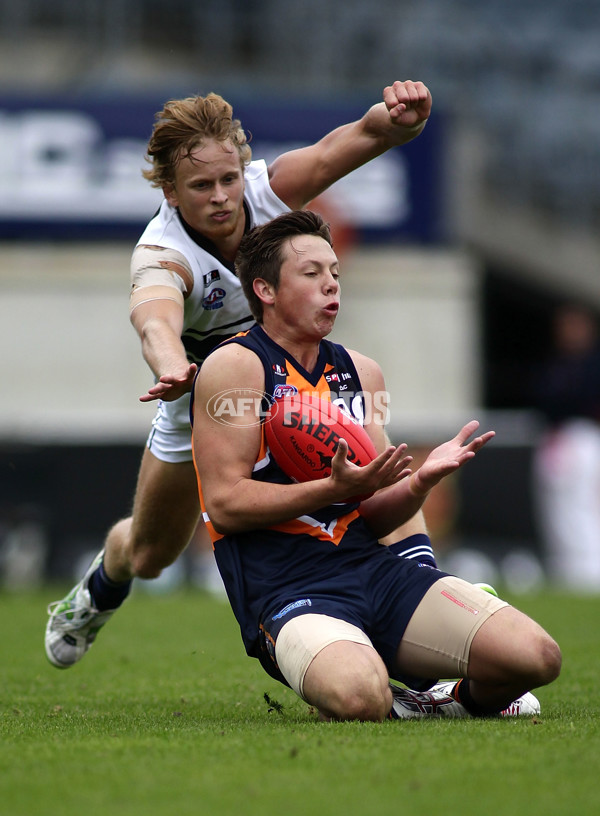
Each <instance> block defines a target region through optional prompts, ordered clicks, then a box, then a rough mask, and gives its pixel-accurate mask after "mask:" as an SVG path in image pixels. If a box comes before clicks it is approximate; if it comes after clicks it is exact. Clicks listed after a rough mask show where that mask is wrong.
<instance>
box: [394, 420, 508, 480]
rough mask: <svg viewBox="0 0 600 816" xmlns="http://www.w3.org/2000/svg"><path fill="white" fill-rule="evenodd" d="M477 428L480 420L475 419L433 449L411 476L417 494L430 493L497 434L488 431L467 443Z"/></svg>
mask: <svg viewBox="0 0 600 816" xmlns="http://www.w3.org/2000/svg"><path fill="white" fill-rule="evenodd" d="M477 428H479V422H477V420H476V419H473V420H471V422H467V424H466V425H464V426H463V427H462V428H461V429H460V431H459V432H458V433H457V434H456V436H455V437H454V439H451V440H450V441H449V442H444V443H443V444H441V445H439V446H438V447H437V448H434V449H433V450H432V451H431V453H430V454H429V456H428V457H427V459H426V460H425V461H424V462H423V464H422V465H421V467H420V468H419V469H418V470H417V471H415V473H413V475H412V476H411V478H410V489H411V492H412V493H413V494H414V495H415V496H425V495H426V494H427V493H429V491H430V490H431V489H432V488H433V487H435V485H436V484H437V483H438V482H439V481H441V480H442V479H443V478H444V476H448V475H449V474H450V473H454V471H456V470H458V469H459V468H460V467H462V466H463V465H464V464H465V462H468V461H469V460H470V459H472V458H473V457H474V456H475V454H476V453H477V451H479V450H481V448H482V447H483V446H484V445H485V444H486V443H487V442H489V441H490V439H492V437H494V436H495V435H496V432H495V431H487V432H486V433H484V434H481V436H476V437H475V439H472V440H471V442H468V443H467V440H468V438H469V437H470V436H472V434H474V433H475V431H476V430H477Z"/></svg>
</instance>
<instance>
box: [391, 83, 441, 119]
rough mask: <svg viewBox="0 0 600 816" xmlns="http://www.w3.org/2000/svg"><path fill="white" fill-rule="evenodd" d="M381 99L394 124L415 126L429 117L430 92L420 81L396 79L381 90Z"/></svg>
mask: <svg viewBox="0 0 600 816" xmlns="http://www.w3.org/2000/svg"><path fill="white" fill-rule="evenodd" d="M383 101H384V102H385V105H386V107H387V109H388V111H389V114H390V119H391V120H392V123H393V124H395V125H401V126H402V127H406V128H413V127H417V126H418V125H421V124H423V123H424V122H426V121H427V119H429V115H430V114H431V104H432V102H431V94H430V93H429V89H428V88H427V86H426V85H424V84H423V83H422V82H413V81H412V80H410V79H409V80H407V81H406V82H400V81H399V80H397V81H396V82H394V83H393V84H392V85H388V86H387V87H386V88H384V90H383Z"/></svg>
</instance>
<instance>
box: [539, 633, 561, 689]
mask: <svg viewBox="0 0 600 816" xmlns="http://www.w3.org/2000/svg"><path fill="white" fill-rule="evenodd" d="M561 665H562V655H561V651H560V648H559V646H558V644H557V643H556V641H555V640H553V638H551V637H550V635H548V634H546V633H545V632H544V633H543V635H541V636H540V637H539V639H538V643H537V644H536V650H535V671H536V675H537V676H536V680H537V682H536V685H537V686H545V685H547V684H548V683H552V682H553V681H554V680H556V678H557V677H558V675H559V674H560V669H561Z"/></svg>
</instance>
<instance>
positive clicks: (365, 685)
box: [332, 674, 392, 722]
mask: <svg viewBox="0 0 600 816" xmlns="http://www.w3.org/2000/svg"><path fill="white" fill-rule="evenodd" d="M391 707H392V693H391V691H390V689H389V683H388V682H386V683H385V684H382V682H381V679H380V678H379V677H378V676H377V675H375V674H373V675H370V676H365V677H363V678H361V680H360V682H357V681H356V680H355V681H354V682H353V683H352V685H351V686H350V684H349V685H348V686H345V687H344V688H341V689H338V690H337V691H336V694H335V699H334V702H333V705H332V711H333V713H334V716H336V718H337V719H340V720H360V721H362V722H367V721H372V722H381V720H384V719H385V718H386V717H387V715H388V713H389V711H390V709H391Z"/></svg>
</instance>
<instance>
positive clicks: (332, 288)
mask: <svg viewBox="0 0 600 816" xmlns="http://www.w3.org/2000/svg"><path fill="white" fill-rule="evenodd" d="M324 288H325V291H326V292H327V293H328V294H335V293H336V292H337V291H338V289H339V288H340V284H339V281H338V279H337V278H334V276H333V275H332V274H331V272H328V273H327V276H326V278H325V283H324Z"/></svg>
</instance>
